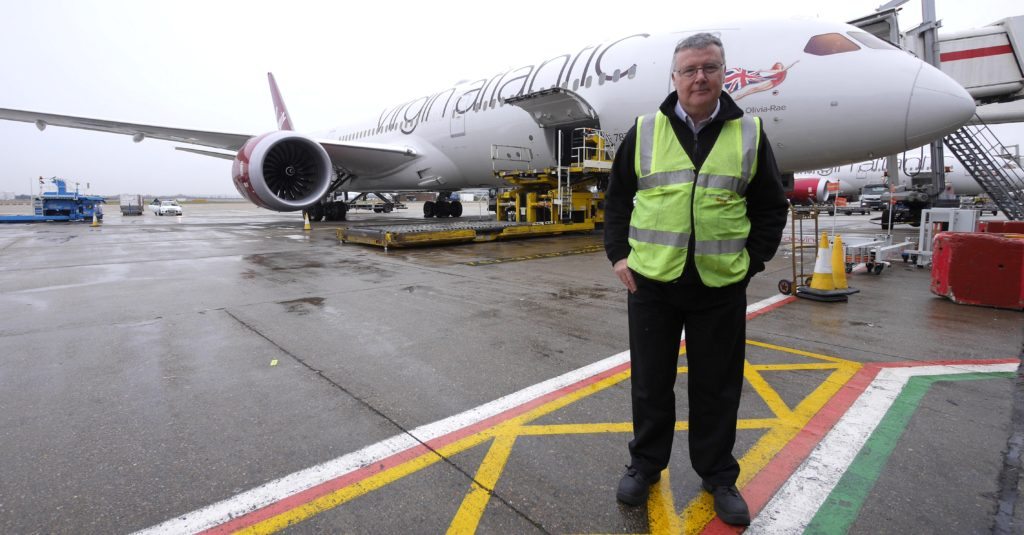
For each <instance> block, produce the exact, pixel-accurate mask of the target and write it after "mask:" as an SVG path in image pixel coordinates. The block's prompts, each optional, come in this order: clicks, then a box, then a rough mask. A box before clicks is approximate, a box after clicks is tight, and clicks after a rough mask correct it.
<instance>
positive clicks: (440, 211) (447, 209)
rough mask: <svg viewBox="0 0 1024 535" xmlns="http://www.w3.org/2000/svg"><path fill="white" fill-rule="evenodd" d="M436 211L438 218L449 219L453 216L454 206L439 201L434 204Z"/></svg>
mask: <svg viewBox="0 0 1024 535" xmlns="http://www.w3.org/2000/svg"><path fill="white" fill-rule="evenodd" d="M434 211H435V213H436V214H437V217H448V216H450V215H452V206H451V203H449V202H448V201H437V203H435V204H434Z"/></svg>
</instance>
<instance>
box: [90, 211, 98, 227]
mask: <svg viewBox="0 0 1024 535" xmlns="http://www.w3.org/2000/svg"><path fill="white" fill-rule="evenodd" d="M89 226H91V227H98V226H100V220H99V219H97V218H96V210H93V211H92V225H89Z"/></svg>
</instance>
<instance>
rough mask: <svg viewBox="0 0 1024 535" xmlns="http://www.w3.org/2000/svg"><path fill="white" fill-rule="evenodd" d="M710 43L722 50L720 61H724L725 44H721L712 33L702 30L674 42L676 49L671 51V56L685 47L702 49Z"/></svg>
mask: <svg viewBox="0 0 1024 535" xmlns="http://www.w3.org/2000/svg"><path fill="white" fill-rule="evenodd" d="M711 45H715V46H717V47H718V49H719V50H721V51H722V62H723V63H724V62H725V46H723V45H722V40H721V39H719V38H718V37H715V36H714V35H712V34H710V33H707V32H702V33H695V34H693V35H691V36H689V37H687V38H685V39H683V40H682V41H679V43H678V44H676V51H675V52H673V53H672V55H673V56H675V55H676V54H678V53H679V52H681V51H683V50H686V49H691V48H694V49H697V50H703V49H705V48H707V47H709V46H711Z"/></svg>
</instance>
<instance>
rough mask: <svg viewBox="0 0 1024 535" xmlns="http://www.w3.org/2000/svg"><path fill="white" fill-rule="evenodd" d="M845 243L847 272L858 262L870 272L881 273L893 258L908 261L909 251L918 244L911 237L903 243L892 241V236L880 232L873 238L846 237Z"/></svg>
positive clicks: (844, 253) (844, 251) (890, 263)
mask: <svg viewBox="0 0 1024 535" xmlns="http://www.w3.org/2000/svg"><path fill="white" fill-rule="evenodd" d="M846 240H848V241H847V242H844V243H843V256H844V258H845V259H846V260H845V263H846V272H847V273H850V272H852V271H853V268H854V267H856V266H857V265H858V264H864V268H865V269H866V270H867V272H868V273H874V274H875V275H879V274H881V273H882V270H883V269H885V268H886V267H888V266H890V265H892V260H894V259H896V258H902V259H903V261H904V262H906V261H907V256H906V255H907V252H908V251H910V250H911V249H912V248H913V247H915V246H916V244H915V243H914V242H912V241H910V240H909V239H908V240H907V241H904V242H902V243H895V244H894V243H892V236H890V235H887V234H879V235H877V236H875V238H874V239H873V240H871V239H867V240H865V239H859V238H857V237H855V236H849V237H847V238H846Z"/></svg>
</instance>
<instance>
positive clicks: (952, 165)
mask: <svg viewBox="0 0 1024 535" xmlns="http://www.w3.org/2000/svg"><path fill="white" fill-rule="evenodd" d="M943 159H944V161H945V163H946V164H945V175H946V186H947V191H948V192H949V193H953V194H956V195H980V194H981V193H983V192H984V191H983V190H982V188H981V185H980V184H978V182H977V181H976V180H975V179H974V177H972V176H971V175H970V174H969V173H968V172H967V169H965V168H964V166H963V165H962V164H961V163H960V162H959V161H957V160H956V158H954V157H953V156H950V155H949V154H948V152H947V153H946V155H945V157H944V158H943ZM996 161H998V162H1002V165H1005V166H1007V167H1013V168H1015V169H1018V170H1019V169H1020V166H1019V165H1018V164H1017V163H1016V162H1014V161H1012V160H1009V159H997V160H996ZM896 162H897V164H898V165H899V170H900V173H899V182H897V184H898V185H906V186H910V185H911V181H912V179H913V178H914V177H915V176H921V175H928V174H929V173H931V170H932V163H931V162H932V159H931V156H930V155H929V154H928V148H927V147H922V148H919V149H917V150H912V151H907V152H904V153H902V154H900V155H898V156H897V160H896ZM887 166H888V164H887V159H886V158H877V159H874V160H869V161H866V162H857V163H852V164H846V165H837V166H832V167H826V168H822V169H816V170H813V171H807V172H805V173H800V175H809V176H815V177H821V178H825V179H828V180H830V181H839V194H840V195H844V196H854V197H855V196H856V194H857V193H858V192H859V191H860V189H861V188H863V187H864V186H866V185H868V184H881V183H883V182H887V177H888V173H887V172H886V168H887ZM1018 172H1019V171H1018Z"/></svg>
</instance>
